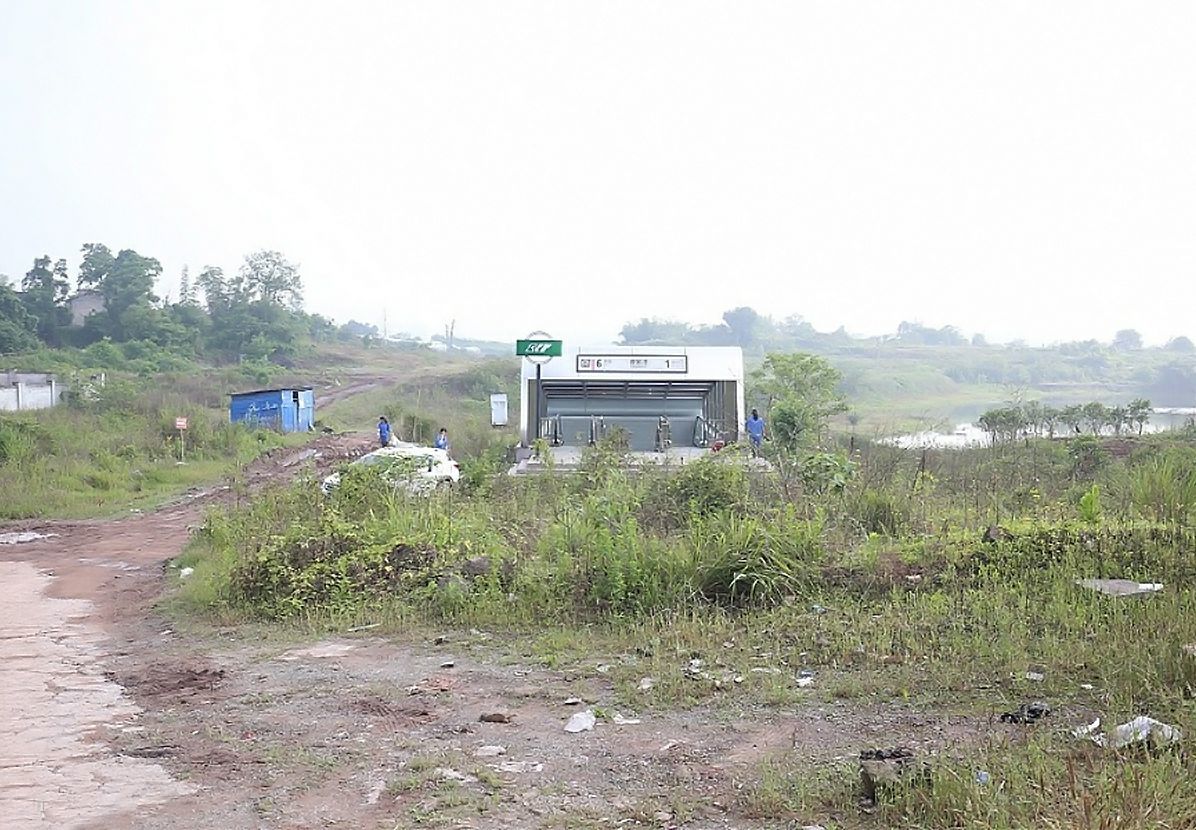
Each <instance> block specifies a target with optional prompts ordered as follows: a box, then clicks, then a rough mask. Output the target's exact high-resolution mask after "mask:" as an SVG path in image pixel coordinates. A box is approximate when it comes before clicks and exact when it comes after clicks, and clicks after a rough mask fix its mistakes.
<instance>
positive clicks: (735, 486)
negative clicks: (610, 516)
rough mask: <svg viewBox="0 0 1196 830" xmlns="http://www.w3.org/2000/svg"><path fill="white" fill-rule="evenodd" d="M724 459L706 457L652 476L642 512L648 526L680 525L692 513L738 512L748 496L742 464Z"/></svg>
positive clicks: (663, 527) (675, 526) (670, 526)
mask: <svg viewBox="0 0 1196 830" xmlns="http://www.w3.org/2000/svg"><path fill="white" fill-rule="evenodd" d="M736 460H738V459H732V461H731V463H727V462H726V461H724V460H723V459H716V458H703V459H701V460H700V461H695V462H693V463H691V464H686V465H685V466H684V467H682V468H681V469H680V471H678V472H675V473H674V472H665V473H661V474H658V475H656V476H653V477H652V478H651V479H649V482H648V487H647V493H646V494H645V496H644V499H643V505H642V507H641V509H640V516H641V517H642V518H643V519H644V520H645V521H646V523H647V524H648V526H650V527H655V528H659V529H663V530H668V529H675V528H678V527H681V526H682V525H684V524H685V522H686V521H687V520H688V519H689V517H691V516H709V515H711V514H713V513H739V512H742V511H743V510H744V508H745V506H746V503H747V499H748V478H747V473H746V471H745V470H744V468H743V466H742V465H740V464H737V463H734V462H735V461H736Z"/></svg>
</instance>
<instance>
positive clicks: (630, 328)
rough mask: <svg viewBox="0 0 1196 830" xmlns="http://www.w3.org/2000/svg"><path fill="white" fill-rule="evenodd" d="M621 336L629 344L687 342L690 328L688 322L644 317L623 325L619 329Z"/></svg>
mask: <svg viewBox="0 0 1196 830" xmlns="http://www.w3.org/2000/svg"><path fill="white" fill-rule="evenodd" d="M619 337H620V338H621V340H622V342H623V344H624V345H627V346H634V345H636V344H639V343H669V344H677V343H685V342H688V340H689V337H690V328H689V325H688V324H687V323H678V322H676V321H675V320H658V319H656V318H652V319H648V318H647V317H642V318H640V321H639V322H638V323H628V324H626V325H625V326H623V328H622V329H621V330H620V331H619Z"/></svg>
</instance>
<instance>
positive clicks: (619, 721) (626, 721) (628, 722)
mask: <svg viewBox="0 0 1196 830" xmlns="http://www.w3.org/2000/svg"><path fill="white" fill-rule="evenodd" d="M611 722H612V723H614V724H616V725H617V726H638V725H639V724H640V723H642V722H643V721H641V720H640V719H639V718H625V717H623V716H622V715H620V714H618V713H616V714H615V716H614V717H613V718H611Z"/></svg>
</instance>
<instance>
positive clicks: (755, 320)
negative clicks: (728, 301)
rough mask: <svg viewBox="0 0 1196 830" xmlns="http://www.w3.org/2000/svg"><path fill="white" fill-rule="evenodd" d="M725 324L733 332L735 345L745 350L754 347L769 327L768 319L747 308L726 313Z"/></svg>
mask: <svg viewBox="0 0 1196 830" xmlns="http://www.w3.org/2000/svg"><path fill="white" fill-rule="evenodd" d="M723 322H724V323H726V324H727V328H729V329H730V330H731V336H732V337H733V338H734V340H735V345H737V346H740V347H741V348H745V349H746V348H749V347H751V346H754V345H755V344H756V342H757V341H758V340H760V338H761V336H762V335H763V334H764V332H765V330H766V329H767V328H768V327H769V321H768V318H766V317H763V316H761V315H760V314H759V313H758V312H757V311H756V310H755V309H752V308H748V307H747V306H740V307H739V308H733V309H731V310H730V311H724V312H723Z"/></svg>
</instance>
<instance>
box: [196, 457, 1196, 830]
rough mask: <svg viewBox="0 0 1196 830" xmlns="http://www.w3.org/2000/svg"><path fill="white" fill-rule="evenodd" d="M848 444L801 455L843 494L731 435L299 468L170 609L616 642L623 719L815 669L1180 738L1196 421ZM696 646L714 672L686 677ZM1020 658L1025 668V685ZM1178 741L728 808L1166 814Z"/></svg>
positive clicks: (937, 820) (758, 783) (819, 814)
mask: <svg viewBox="0 0 1196 830" xmlns="http://www.w3.org/2000/svg"><path fill="white" fill-rule="evenodd" d="M1106 443H1108V446H1107V447H1106V446H1105V445H1106ZM853 446H854V449H852V450H851V455H850V458H848V457H846V456H845V455H844V454H843V453H844V451H845V448H844V449H836V445H835V444H833V443H831V444H826V443H824V444H823V445H821V446H817V447H812V448H808V449H809V453H810V454H809V455H806V456H800V457H798V458H797V460H796V461H795V462H794V463H795V464H797V466H798V468H799V469H800V468H802V467H806V466H810V465H813V466H815V467H820V466H821V465H825V464H827V463H829V461H828V460H827V459H836V458H837V459H842V461H841V462H836V463H837V464H839V463H842V464H848V465H850V466H849V472H848V473H847V474H845V475H844V476H843V478H842V481H841V486H835V487H830V486H825V485H823V484H819V482H820V481H824V479H825V475H815V474H814V473H810V472H808V471H807V472H806V473H805V474H799V475H794V476H793V477H792V479H791V480H790V481H788V482H786V481H785V480H784V476H783V474H781V473H778V472H777V471H776V470H775V469H768V468H765V467H762V466H760V465H759V464H758V463H754V462H751V461H750V460H749V459H748V458H747V457H746V456H744V455H740V454H738V453H736V452H735V451H733V450H725V451H723V452H721V453H718V454H712V456H711V457H710V458H708V459H705V460H703V461H700V462H697V463H693V464H688V465H685V466H684V467H682V468H680V469H677V470H669V471H650V470H639V471H634V470H631V469H629V468H627V467H626V466H625V465H624V464H622V463H621V455H622V453H621V450H620V449H619V448H618V447H617V446H600V447H598V448H595V450H593V451H591V453H590V454H589V456H588V457H587V458H586V460H585V462H584V463H583V464H582V465H581V467H580V469H579V470H578V471H577V472H575V473H571V474H564V473H552V474H546V475H543V476H539V477H531V478H520V479H513V478H509V477H505V476H497V477H495V476H490V475H479V476H478V479H477V480H478V482H484V485H483V484H481V483H479V485H478V486H470V487H465V488H462V489H461V490H460V491H459V492H456V493H448V494H440V495H438V496H436V497H433V498H419V499H416V498H409V497H406V496H403V495H401V494H398V493H395V492H394V491H393V490H392V489H390V488H387V487H385V486H382V485H381V484H380V482H379V481H377V480H376V479H375V478H373V477H372V476H371V474H370V473H369V471H355V472H354V474H353V475H350V476H347V477H346V479H345V481H344V483H343V485H342V487H341V488H339V489H338V490H337V491H335V492H334V493H333V494H331V495H329V496H323V495H321V494H320V493H319V492H318V488H316V487H315V485H314V483H313V482H299V483H296V484H295V485H293V486H291V487H287V488H281V489H278V490H274V491H271V492H269V493H268V494H266V495H265V496H263V497H262V498H260V499H257V500H255V501H254V502H253V503H252V504H250V505H248V506H245V507H243V508H242V509H240V510H234V511H230V512H219V513H215V514H213V515H211V516H210V517H209V519H208V521H207V524H206V526H205V529H204V531H203V533H202V534H201V535H200V537H199V539H198V540H197V542H196V545H195V547H194V548H193V550H192V551H191V553H190V554H189V556H188V562H189V563H191V564H194V565H195V566H196V567H197V572H196V574H195V576H194V577H193V579H192V580H191V581H189V582H188V584H187V585H186V586H185V594H184V597H185V599H186V600H187V601H189V602H190V603H191V605H192V607H194V608H198V609H206V610H207V611H208V612H210V613H218V614H221V615H234V616H240V617H242V618H245V617H253V618H265V619H267V620H275V621H295V620H321V621H338V620H339V621H342V624H350V623H352V624H359V623H360V622H361V621H365V620H369V621H380V622H383V623H385V622H386V621H388V620H391V621H400V620H401V621H403V622H404V624H406V623H408V622H410V621H412V620H416V621H418V620H423V621H427V622H429V623H435V624H437V625H444V624H459V625H462V626H466V625H469V626H472V625H485V626H487V627H489V628H491V629H495V628H498V629H505V630H507V631H511V632H527V633H528V634H529V635H530V634H531V632H535V631H543V630H544V629H545V628H546V627H547V628H548V629H550V630H554V631H558V632H560V633H558V634H554V635H553V636H554V638H555V640H556V641H557V642H558V643H559V642H562V641H568V640H569V639H570V638H574V639H576V640H577V642H578V643H581V642H584V643H585V644H586V648H587V649H588V650H591V651H592V650H593V649H598V650H599V652H600V653H601V650H603V649H606V650H609V651H614V652H620V651H624V650H625V651H626V653H625V655H624V657H623V658H622V659H620V660H619V661H617V666H616V668H615V669H613V670H612V671H611V674H610V675H609V676H610V677H611V678H612V679H613V680H614V681H615V683H616V685H617V688H618V690H619V694H620V695H621V696H623V697H625V698H626V699H627V700H628V701H630V702H632V703H633V705H635V706H637V707H638V708H641V709H642V708H653V707H666V706H668V707H671V706H678V705H681V706H685V705H695V704H702V705H713V706H718V705H720V702H722V701H726V702H728V703H730V702H732V701H737V702H740V703H742V702H745V701H756V702H757V704H759V705H768V704H770V703H779V702H788V703H792V702H793V701H794V700H796V699H798V695H799V694H800V692H799V690H798V689H797V688H796V687H795V685H794V680H793V678H794V675H795V673H796V672H797V671H798V670H808V671H812V672H814V673H816V675H817V676H818V677H819V678H820V679H819V682H818V685H817V687H816V688H817V689H819V690H820V691H818V692H815V693H816V694H825V695H829V696H832V697H836V698H842V699H856V698H862V699H867V700H870V701H890V702H892V703H893V704H894V705H901V706H909V705H913V706H919V707H921V706H926V707H931V708H937V707H943V706H947V707H950V708H951V710H952V711H956V712H962V713H974V714H976V715H978V716H979V717H978V721H979V722H980V723H983V721H984V720H985V719H987V718H990V717H992V715H993V714H994V713H995V712H999V711H1001V710H1003V709H1005V708H1009V707H1011V706H1014V705H1015V704H1016V703H1017V702H1019V701H1024V700H1026V699H1029V698H1031V697H1048V698H1050V699H1051V700H1052V702H1053V703H1054V705H1055V706H1056V707H1057V711H1058V712H1059V713H1060V714H1058V715H1056V718H1057V719H1062V720H1060V722H1061V723H1063V724H1064V725H1077V724H1079V723H1081V722H1087V720H1089V719H1090V718H1091V717H1092V716H1093V715H1099V716H1101V717H1102V718H1104V719H1105V721H1106V723H1119V722H1122V721H1125V720H1128V719H1130V718H1131V717H1134V716H1136V715H1139V714H1144V713H1145V714H1150V715H1151V716H1153V717H1156V718H1158V719H1160V720H1163V721H1165V722H1168V723H1172V724H1175V725H1178V726H1180V727H1181V728H1183V729H1184V730H1185V734H1186V735H1196V717H1194V713H1193V710H1192V708H1191V704H1190V701H1191V698H1192V695H1193V694H1194V693H1196V658H1194V657H1192V656H1191V655H1190V654H1189V653H1188V652H1186V651H1185V649H1184V646H1185V645H1186V644H1188V643H1196V592H1194V591H1193V586H1194V585H1196V527H1194V526H1193V522H1194V521H1196V501H1194V500H1193V499H1192V498H1189V496H1190V495H1191V494H1190V493H1188V490H1189V489H1191V488H1190V487H1189V484H1190V481H1191V480H1192V479H1193V475H1194V471H1196V450H1194V448H1193V446H1192V445H1191V442H1190V439H1189V437H1188V436H1186V435H1184V434H1172V435H1166V436H1146V437H1142V438H1139V437H1137V436H1134V437H1133V438H1130V439H1117V440H1114V439H1104V438H1100V437H1093V436H1090V435H1089V436H1081V437H1079V438H1075V439H1068V440H1048V439H1045V438H1033V437H1031V438H1029V439H1028V440H1027V441H1022V442H1017V443H1002V444H998V445H996V446H994V447H985V448H976V449H971V450H963V451H909V450H902V449H899V448H896V447H893V446H889V445H885V444H873V443H869V442H861V441H858V440H856V441H855V442H854V444H853ZM815 458H819V459H821V460H819V461H814V460H813V459H815ZM466 467H467V471H466V474H467V477H468V475H469V472H468V464H467V465H466ZM990 527H991V529H990ZM1086 577H1109V578H1126V579H1131V580H1137V581H1142V582H1161V583H1163V584H1164V585H1165V589H1164V590H1163V591H1162V592H1161V593H1159V594H1158V595H1156V596H1153V597H1149V598H1146V599H1143V600H1138V599H1130V600H1126V599H1118V598H1112V597H1106V596H1102V595H1100V594H1097V593H1095V592H1091V591H1087V590H1084V589H1082V588H1080V587H1078V586H1077V585H1076V584H1075V583H1076V580H1077V579H1080V578H1086ZM632 644H634V647H632ZM569 650H571V649H567V651H569ZM578 650H580V649H578ZM694 657H701V658H703V659H705V660H706V661H708V663H709V664H710V665H711V666H713V667H717V668H713V669H712V670H711V671H703V672H699V673H696V674H695V673H694V672H692V671H691V670H690V669H689V668H687V666H690V663H691V658H694ZM552 659H554V660H556V659H559V657H553V658H552ZM762 661H764V662H762ZM761 665H763V666H765V667H767V668H768V671H766V672H760V673H755V672H750V671H749V669H750V668H751V667H753V666H761ZM1031 666H1033V667H1035V669H1036V670H1039V671H1041V672H1042V674H1043V675H1044V676H1045V680H1044V681H1042V682H1037V683H1036V682H1033V681H1030V680H1027V679H1025V677H1026V672H1027V670H1028V668H1029V667H1031ZM643 676H651V677H653V678H655V679H656V683H655V685H654V686H653V687H652V688H651V689H650V690H645V689H642V688H641V687H640V686H639V678H641V677H643ZM734 676H738V677H740V679H741V680H742V681H743V682H742V683H740V682H738V681H736V682H732V678H733V677H734ZM1187 741H1188V739H1186V738H1185V743H1184V744H1183V748H1182V749H1181V750H1179V751H1178V752H1177V753H1173V754H1162V755H1151V754H1143V755H1140V756H1135V757H1132V758H1131V757H1128V756H1126V755H1124V754H1119V753H1114V752H1109V751H1097V750H1096V748H1094V747H1090V746H1087V745H1084V744H1082V743H1079V742H1078V741H1077V740H1076V739H1074V738H1071V737H1070V736H1069V735H1068V734H1066V731H1065V730H1064V731H1060V730H1058V729H1053V730H1052V729H1047V728H1043V729H1041V730H1040V731H1037V732H1035V731H1029V732H1028V733H1027V739H1026V740H1024V741H1022V740H1020V739H1014V740H1012V741H1008V742H1006V741H993V742H991V743H988V742H984V741H982V742H980V743H979V744H977V745H974V746H969V747H966V748H961V749H959V750H957V751H948V752H946V753H945V754H943V755H942V756H940V757H939V758H937V759H936V760H935V763H934V765H933V767H932V776H931V778H930V779H929V780H928V781H919V782H917V783H911V784H909V785H908V786H903V787H898V788H894V789H891V790H887V791H886V792H885V793H884V794H883V796H882V798H881V802H880V804H879V805H878V807H877V809H876V812H874V813H861V812H859V810H858V792H857V790H856V787H855V784H854V783H853V782H854V771H853V770H848V769H844V768H842V767H841V766H838V765H835V764H831V765H829V766H819V765H817V764H814V763H813V762H811V761H809V760H808V759H803V758H801V757H797V756H788V755H781V756H778V757H776V758H774V759H771V760H770V761H768V762H767V764H766V765H765V767H763V768H761V770H760V772H759V776H758V777H757V778H756V779H754V780H752V781H750V782H748V785H747V786H745V787H744V789H743V790H742V792H741V793H740V794H739V796H737V804H738V807H737V809H740V810H742V811H743V812H744V813H745V814H747V815H759V816H764V817H767V818H771V819H777V818H785V819H806V820H815V819H818V820H823V821H825V820H826V819H827V817H836V818H837V819H838V821H839V823H841V824H843V825H844V826H870V825H877V824H880V825H881V826H893V825H901V826H920V827H944V828H946V827H961V826H975V827H979V826H981V824H988V825H992V826H999V827H1023V826H1057V827H1065V826H1092V827H1101V826H1128V827H1147V826H1158V825H1157V822H1158V821H1170V823H1171V826H1182V821H1179V820H1180V819H1182V818H1183V817H1186V816H1190V815H1191V813H1190V808H1191V804H1192V798H1193V793H1192V791H1191V789H1190V788H1189V787H1187V786H1186V785H1183V786H1170V787H1167V786H1164V783H1165V782H1166V781H1168V780H1187V778H1186V777H1185V776H1187V777H1190V775H1191V773H1192V772H1193V771H1194V770H1193V769H1192V768H1191V762H1190V761H1189V760H1188V754H1187V747H1188V743H1187ZM977 769H982V770H983V771H984V772H985V774H986V776H987V777H985V778H984V779H983V780H984V781H987V782H990V783H987V784H981V783H978V779H977V775H976V770H977ZM1029 782H1036V783H1035V784H1034V785H1033V786H1031V785H1030V783H1029ZM1060 793H1072V794H1074V795H1075V798H1070V797H1069V798H1067V799H1063V798H1061V797H1060ZM1160 817H1161V818H1160ZM1111 822H1112V823H1111ZM1152 822H1156V823H1154V824H1152ZM1177 822H1179V823H1177Z"/></svg>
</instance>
